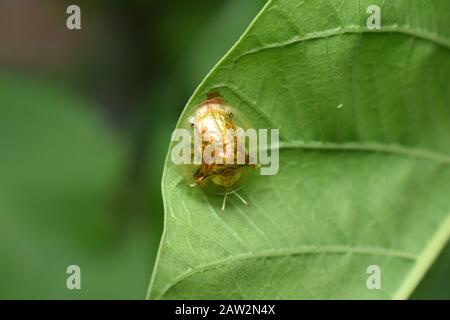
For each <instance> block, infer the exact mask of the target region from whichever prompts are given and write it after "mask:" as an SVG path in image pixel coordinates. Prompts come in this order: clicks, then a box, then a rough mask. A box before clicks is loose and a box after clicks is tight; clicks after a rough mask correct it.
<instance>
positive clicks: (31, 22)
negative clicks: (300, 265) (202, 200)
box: [0, 0, 264, 299]
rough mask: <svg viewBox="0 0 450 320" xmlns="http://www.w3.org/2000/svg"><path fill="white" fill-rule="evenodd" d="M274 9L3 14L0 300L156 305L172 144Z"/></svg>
mask: <svg viewBox="0 0 450 320" xmlns="http://www.w3.org/2000/svg"><path fill="white" fill-rule="evenodd" d="M70 4H77V5H79V6H80V8H81V25H82V29H81V30H74V31H71V30H68V29H67V28H66V19H67V17H68V16H69V15H68V14H66V8H67V6H68V5H70ZM263 4H264V1H263V0H252V1H242V0H227V1H225V0H223V1H208V0H202V1H199V0H194V1H182V0H172V1H170V2H163V1H137V0H132V1H112V0H109V1H106V0H103V1H87V0H85V1H81V0H80V1H75V2H74V1H70V2H69V1H61V0H53V1H46V0H22V1H17V0H1V1H0V299H17V298H18V299H36V298H40V299H53V298H60V299H74V298H75V299H77V298H88V299H91V298H97V299H119V298H125V299H128V298H135V299H143V298H144V297H145V293H146V290H147V286H148V282H149V279H150V276H151V272H152V267H153V262H154V259H155V256H156V251H157V247H158V244H159V239H160V235H161V231H162V225H163V206H162V199H161V194H160V180H161V174H162V168H163V162H164V158H165V155H166V151H167V147H168V144H169V141H170V134H171V132H172V130H173V128H174V127H175V124H176V121H177V119H178V115H179V114H180V112H181V110H182V108H183V107H184V104H185V103H186V101H187V100H188V98H189V96H190V95H191V93H192V92H193V91H194V89H195V87H196V85H197V84H199V83H200V81H201V80H202V78H203V77H204V76H205V75H206V73H207V72H208V71H209V69H211V67H212V66H213V65H214V64H215V63H216V62H217V61H218V60H219V59H220V58H221V57H222V56H223V55H224V54H225V53H226V51H227V50H228V49H229V48H230V47H231V46H232V44H233V43H234V42H235V41H236V40H237V39H238V38H239V36H240V34H241V33H242V32H243V31H244V30H245V28H246V26H247V25H248V24H249V22H250V21H251V20H252V19H253V17H254V16H255V15H256V13H257V12H258V11H259V9H260V8H261V7H262V6H263ZM71 264H75V265H79V266H80V268H81V288H82V289H81V290H68V289H67V288H66V279H67V276H68V275H67V274H66V268H67V266H69V265H71Z"/></svg>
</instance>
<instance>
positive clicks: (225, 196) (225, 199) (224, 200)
mask: <svg viewBox="0 0 450 320" xmlns="http://www.w3.org/2000/svg"><path fill="white" fill-rule="evenodd" d="M227 195H228V192H225V195H224V196H223V203H222V209H220V213H223V211H224V210H225V204H226V203H227Z"/></svg>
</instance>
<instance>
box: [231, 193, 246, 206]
mask: <svg viewBox="0 0 450 320" xmlns="http://www.w3.org/2000/svg"><path fill="white" fill-rule="evenodd" d="M231 192H233V193H234V194H235V195H236V197H238V198H239V199H241V201H242V202H243V203H244V204H245V205H246V206H248V202H247V201H245V199H244V198H242V197H241V196H240V195H239V193H237V192H236V191H231Z"/></svg>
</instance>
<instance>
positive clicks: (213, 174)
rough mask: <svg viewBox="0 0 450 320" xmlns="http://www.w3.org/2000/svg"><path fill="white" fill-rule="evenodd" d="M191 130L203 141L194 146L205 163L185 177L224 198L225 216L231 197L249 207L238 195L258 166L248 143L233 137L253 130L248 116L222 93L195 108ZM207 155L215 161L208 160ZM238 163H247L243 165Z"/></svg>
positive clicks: (190, 118)
mask: <svg viewBox="0 0 450 320" xmlns="http://www.w3.org/2000/svg"><path fill="white" fill-rule="evenodd" d="M188 126H189V127H190V128H191V130H192V131H193V133H194V135H196V136H197V137H198V138H199V143H197V144H195V143H194V148H193V153H194V154H195V153H196V152H197V154H200V155H201V156H202V157H201V162H200V163H197V164H196V165H194V166H193V167H192V166H191V167H190V169H189V170H188V173H187V175H185V176H187V179H188V180H189V182H190V185H191V186H193V187H196V186H198V187H201V188H203V189H205V190H206V191H209V192H212V193H216V194H223V195H224V199H223V203H222V207H221V213H222V212H223V211H224V210H225V205H226V200H227V196H228V194H234V195H236V197H238V198H239V199H240V200H241V201H242V202H243V203H244V204H245V205H248V203H247V201H246V200H245V199H244V198H243V197H242V196H241V195H239V193H237V191H238V190H239V189H240V188H241V187H242V186H243V185H244V183H245V182H246V180H247V179H248V178H249V176H250V175H251V173H252V172H251V171H252V169H254V168H256V167H257V164H256V163H255V162H254V161H252V159H251V158H250V157H249V154H248V152H247V150H246V147H245V143H244V144H240V143H237V138H236V136H235V135H233V134H230V132H231V133H235V132H237V131H238V130H244V128H243V127H244V126H247V127H248V126H249V122H248V120H247V119H246V118H245V116H244V115H243V114H242V113H239V112H238V111H237V110H235V109H233V108H232V107H231V106H229V105H228V104H227V103H225V101H224V99H223V98H222V96H221V95H220V94H219V93H217V92H213V93H209V94H208V95H207V99H206V100H205V101H203V102H201V103H200V104H199V105H197V106H196V107H195V108H194V110H193V112H192V114H191V115H190V116H189V117H188ZM205 154H207V155H210V158H213V159H214V160H215V161H211V159H208V157H205V156H204V155H205ZM237 159H243V160H244V161H240V162H239V161H237Z"/></svg>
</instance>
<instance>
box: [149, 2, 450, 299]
mask: <svg viewBox="0 0 450 320" xmlns="http://www.w3.org/2000/svg"><path fill="white" fill-rule="evenodd" d="M371 4H376V5H378V6H379V7H380V8H381V19H382V22H381V23H382V25H381V29H380V30H368V29H367V28H366V19H367V18H368V17H369V14H367V13H366V10H367V7H368V6H369V5H371ZM217 41H220V39H217ZM449 49H450V3H449V2H447V1H431V0H427V1H420V2H415V3H412V2H411V1H400V0H397V1H382V0H379V1H376V0H370V1H367V0H361V1H357V0H347V1H333V0H327V1H317V0H314V1H313V0H310V1H307V0H305V1H294V0H279V1H269V2H268V3H267V4H266V5H265V6H264V8H263V9H262V10H261V12H260V13H259V14H258V15H257V17H256V18H255V19H254V21H253V22H252V23H251V25H250V26H249V27H248V29H247V30H246V31H245V33H244V34H243V35H242V37H241V38H240V39H239V41H238V42H237V43H236V44H235V45H234V46H233V48H232V49H231V50H230V51H229V52H228V53H227V54H226V55H225V57H224V58H222V60H221V61H220V62H219V63H218V64H217V65H216V66H215V67H214V68H213V69H212V70H211V72H210V73H209V74H208V75H207V76H206V78H205V79H204V81H203V82H202V83H201V84H200V86H199V87H198V89H197V90H196V91H195V93H194V94H193V96H192V98H191V99H190V101H189V102H188V104H187V106H186V108H185V110H184V113H187V112H190V111H191V110H192V109H193V108H194V106H195V105H197V104H198V103H199V102H201V101H202V100H204V99H205V96H206V94H207V93H208V92H210V91H212V90H214V91H219V92H220V93H221V95H222V96H223V97H224V98H225V100H226V101H227V102H228V103H230V104H231V105H233V106H235V107H236V108H238V109H240V110H241V111H242V112H244V113H245V114H247V116H248V117H249V118H250V119H252V121H253V123H254V125H255V127H256V128H279V129H280V136H281V140H282V141H281V144H280V170H279V172H278V174H276V175H274V176H257V177H255V178H254V179H253V180H252V181H251V182H249V184H248V185H246V187H245V188H244V189H243V191H242V195H243V196H244V197H245V198H246V199H248V200H249V202H250V205H249V206H248V207H246V206H244V205H243V204H242V203H240V202H239V200H237V199H234V198H233V197H231V199H230V201H229V204H228V207H227V209H226V211H225V213H224V214H223V215H219V214H218V211H219V208H220V204H221V201H222V199H221V198H219V197H214V196H211V195H209V194H206V193H204V192H202V190H200V189H196V188H189V187H188V186H187V185H186V184H185V183H183V181H182V178H181V176H180V173H179V171H178V168H176V166H175V165H173V164H172V163H171V161H170V157H168V158H167V160H166V164H165V172H164V176H163V181H162V189H163V197H164V205H165V228H164V233H163V237H162V240H161V244H160V249H159V253H158V258H157V261H156V265H155V268H154V273H153V276H152V281H151V284H150V289H149V295H148V297H149V298H153V299H179V298H198V299H218V298H225V299H226V298H228V299H236V298H238V299H239V298H243V299H244V298H245V299H271V298H285V299H304V298H363V299H377V298H400V299H402V298H407V297H408V296H409V295H410V294H411V292H412V291H413V290H414V288H415V287H416V286H417V284H418V283H419V282H420V280H421V279H422V277H423V276H424V274H425V273H426V272H427V270H428V269H429V267H430V266H431V265H432V264H433V261H434V260H435V258H436V257H437V256H438V254H439V252H440V251H441V250H442V248H443V247H444V246H445V244H446V242H447V241H448V239H449V236H450V201H449V198H448V194H449V191H450V166H449V165H450V139H449V138H450V109H449V108H448V107H449V105H450V95H449V92H450V83H449V82H448V79H449V76H450V54H449ZM371 265H377V266H379V267H380V269H381V289H378V290H377V289H375V290H369V289H368V288H367V284H366V283H367V279H368V277H369V276H370V275H369V274H367V268H368V266H371ZM448 283H449V282H448V278H447V284H448Z"/></svg>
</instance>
